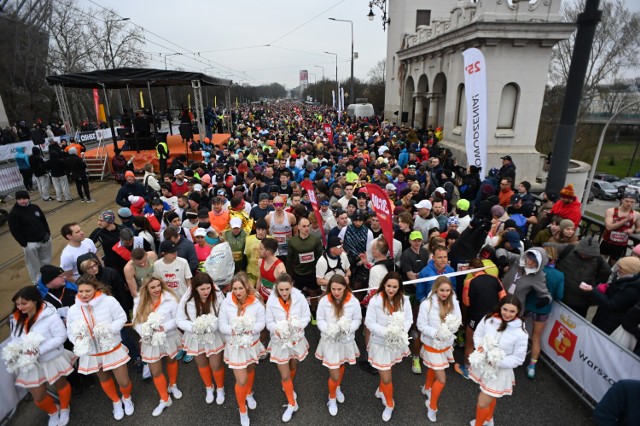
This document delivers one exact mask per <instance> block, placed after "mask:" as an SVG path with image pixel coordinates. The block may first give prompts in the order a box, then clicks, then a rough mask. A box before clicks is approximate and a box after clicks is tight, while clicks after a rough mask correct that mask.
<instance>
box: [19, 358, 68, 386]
mask: <svg viewBox="0 0 640 426" xmlns="http://www.w3.org/2000/svg"><path fill="white" fill-rule="evenodd" d="M76 359H78V357H77V355H76V354H74V353H73V352H71V351H68V350H66V349H63V350H62V353H61V354H60V355H58V356H57V357H55V358H53V359H52V360H50V361H44V362H40V363H38V364H37V365H35V366H33V368H31V369H29V370H20V372H19V373H18V375H17V376H16V386H20V387H21V388H37V387H38V386H40V385H41V384H43V383H45V382H47V383H49V384H50V385H53V384H54V383H55V382H57V381H58V379H60V377H63V376H68V375H69V374H71V373H72V372H73V364H74V363H75V362H76Z"/></svg>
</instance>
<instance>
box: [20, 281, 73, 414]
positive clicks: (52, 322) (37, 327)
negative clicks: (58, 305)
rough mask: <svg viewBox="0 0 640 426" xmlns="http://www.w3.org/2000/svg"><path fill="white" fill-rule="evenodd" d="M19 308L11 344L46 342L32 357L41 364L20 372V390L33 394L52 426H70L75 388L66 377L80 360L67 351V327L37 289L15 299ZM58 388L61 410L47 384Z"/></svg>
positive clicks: (32, 288) (31, 353)
mask: <svg viewBox="0 0 640 426" xmlns="http://www.w3.org/2000/svg"><path fill="white" fill-rule="evenodd" d="M11 301H12V302H13V303H14V304H15V308H14V309H13V316H12V317H11V319H10V322H9V326H10V328H11V343H16V344H19V343H22V342H26V341H27V339H28V338H27V336H29V337H32V338H44V340H42V342H40V343H39V345H38V347H37V348H34V350H33V351H32V352H27V354H30V355H36V356H37V357H38V358H37V362H36V363H35V365H34V366H33V368H30V369H20V370H19V371H18V372H17V373H16V386H20V387H22V388H26V389H28V390H29V393H31V396H32V397H33V401H34V403H35V404H36V406H37V407H38V408H40V409H41V410H43V411H45V412H46V413H47V414H49V426H54V425H62V426H64V425H66V424H68V423H69V414H70V408H69V401H70V400H71V386H69V382H68V381H67V379H66V376H68V375H69V374H71V372H72V371H73V363H74V362H75V360H76V358H77V357H76V356H75V355H74V354H73V353H72V352H70V351H68V350H66V349H64V347H63V344H64V342H65V341H66V340H67V336H66V331H65V328H64V323H63V322H62V320H61V319H60V316H59V315H58V312H57V310H56V309H55V308H54V307H53V306H52V305H50V304H49V303H47V302H45V301H44V300H43V299H42V296H41V295H40V292H39V291H38V289H37V288H36V287H34V286H28V287H24V288H22V289H20V290H18V292H17V293H16V294H15V295H14V296H13V298H12V299H11ZM47 383H49V384H50V385H52V386H54V387H55V388H56V391H58V397H59V398H60V406H58V405H56V404H55V402H54V401H53V398H52V397H51V396H50V395H49V394H48V393H47V388H46V386H47V385H46V384H47Z"/></svg>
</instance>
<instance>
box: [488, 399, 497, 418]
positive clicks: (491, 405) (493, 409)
mask: <svg viewBox="0 0 640 426" xmlns="http://www.w3.org/2000/svg"><path fill="white" fill-rule="evenodd" d="M496 402H498V400H497V399H494V400H493V401H491V404H489V408H491V414H490V415H489V417H488V418H487V419H492V418H493V412H494V411H495V409H496Z"/></svg>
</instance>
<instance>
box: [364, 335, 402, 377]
mask: <svg viewBox="0 0 640 426" xmlns="http://www.w3.org/2000/svg"><path fill="white" fill-rule="evenodd" d="M367 354H368V357H369V358H368V359H369V364H371V366H372V367H373V368H375V369H377V370H383V371H385V370H391V367H393V366H394V365H395V364H398V363H400V362H402V358H404V357H407V356H409V355H411V351H410V350H409V346H405V347H404V348H398V349H389V348H387V347H386V346H385V345H380V344H377V343H374V342H371V341H370V342H369V347H368V348H367Z"/></svg>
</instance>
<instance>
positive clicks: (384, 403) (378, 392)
mask: <svg viewBox="0 0 640 426" xmlns="http://www.w3.org/2000/svg"><path fill="white" fill-rule="evenodd" d="M336 396H337V395H336ZM375 396H376V398H378V399H379V400H380V401H382V405H384V406H385V407H386V406H387V401H386V400H385V398H384V394H383V393H382V392H381V391H380V388H376V393H375Z"/></svg>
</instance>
